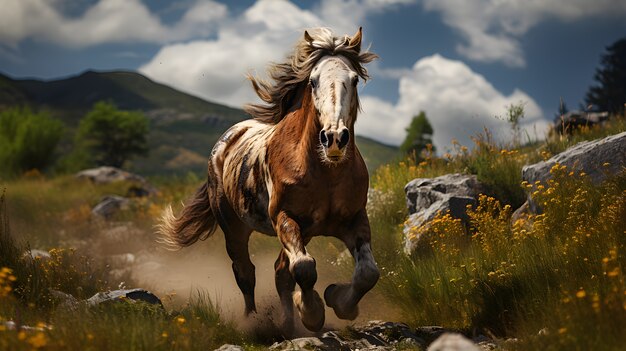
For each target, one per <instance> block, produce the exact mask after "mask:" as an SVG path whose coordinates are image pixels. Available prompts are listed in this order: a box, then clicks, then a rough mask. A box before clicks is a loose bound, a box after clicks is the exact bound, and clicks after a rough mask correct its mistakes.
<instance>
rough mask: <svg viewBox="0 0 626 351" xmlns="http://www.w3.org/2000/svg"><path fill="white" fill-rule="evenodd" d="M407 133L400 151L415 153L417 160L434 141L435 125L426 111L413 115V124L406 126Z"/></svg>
mask: <svg viewBox="0 0 626 351" xmlns="http://www.w3.org/2000/svg"><path fill="white" fill-rule="evenodd" d="M406 133H407V134H406V138H405V139H404V142H403V143H402V145H400V151H402V152H403V153H405V154H414V155H415V157H416V158H417V160H419V159H421V154H422V152H423V151H424V150H426V148H427V145H428V144H431V145H432V143H433V127H432V126H431V125H430V122H428V118H426V113H424V111H421V112H420V113H419V114H418V115H417V116H414V117H413V119H412V120H411V124H409V126H408V127H407V128H406ZM432 150H434V147H433V149H432Z"/></svg>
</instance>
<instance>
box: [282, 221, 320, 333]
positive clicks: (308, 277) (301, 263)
mask: <svg viewBox="0 0 626 351" xmlns="http://www.w3.org/2000/svg"><path fill="white" fill-rule="evenodd" d="M275 229H276V233H277V234H278V238H279V239H280V241H281V243H282V244H283V251H284V252H285V255H286V257H287V258H288V261H289V266H288V267H289V268H288V269H289V272H290V273H291V275H292V277H293V279H294V281H295V282H296V283H297V284H298V285H299V286H300V291H297V292H295V293H294V294H293V302H294V304H295V305H296V307H297V308H298V312H299V313H300V317H301V319H302V324H304V326H305V327H306V328H307V329H309V330H311V331H319V330H320V329H322V327H323V326H324V302H323V301H322V299H321V298H320V296H319V294H318V293H317V291H315V290H314V289H313V287H314V286H315V282H316V281H317V272H316V270H315V259H313V257H311V255H309V254H308V253H307V252H306V249H305V247H304V246H305V244H306V243H305V242H304V241H303V238H302V235H301V233H300V226H299V225H298V223H296V221H294V220H293V219H292V218H290V217H289V216H288V215H287V214H286V213H285V212H280V213H279V214H278V216H277V217H276V221H275ZM283 269H284V268H283ZM281 273H282V274H284V273H283V272H281ZM285 281H286V279H285ZM287 313H288V311H286V314H287Z"/></svg>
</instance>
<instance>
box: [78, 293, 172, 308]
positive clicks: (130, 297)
mask: <svg viewBox="0 0 626 351" xmlns="http://www.w3.org/2000/svg"><path fill="white" fill-rule="evenodd" d="M122 301H126V302H131V303H135V302H145V303H148V304H152V305H160V306H161V307H163V304H162V303H161V299H159V298H158V297H157V296H156V295H154V294H153V293H151V292H149V291H147V290H144V289H123V290H112V291H107V292H99V293H97V294H95V295H94V296H92V297H90V298H89V299H87V301H86V302H87V305H89V306H98V305H102V304H107V303H115V302H122Z"/></svg>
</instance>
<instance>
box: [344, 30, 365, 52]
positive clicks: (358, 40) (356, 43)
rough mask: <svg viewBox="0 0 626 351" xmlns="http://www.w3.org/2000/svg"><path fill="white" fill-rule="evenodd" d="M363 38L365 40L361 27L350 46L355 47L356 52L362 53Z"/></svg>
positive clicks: (351, 40)
mask: <svg viewBox="0 0 626 351" xmlns="http://www.w3.org/2000/svg"><path fill="white" fill-rule="evenodd" d="M361 38H363V27H359V30H358V31H357V32H356V34H355V35H353V36H352V39H350V43H349V45H348V46H350V47H353V48H354V50H356V52H361Z"/></svg>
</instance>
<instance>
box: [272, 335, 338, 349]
mask: <svg viewBox="0 0 626 351" xmlns="http://www.w3.org/2000/svg"><path fill="white" fill-rule="evenodd" d="M317 349H326V347H325V345H324V343H323V342H322V341H321V340H320V339H318V338H316V337H308V338H298V339H293V340H285V341H283V342H281V343H278V342H276V343H274V344H273V345H272V346H270V350H281V351H283V350H317Z"/></svg>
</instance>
